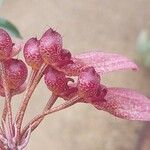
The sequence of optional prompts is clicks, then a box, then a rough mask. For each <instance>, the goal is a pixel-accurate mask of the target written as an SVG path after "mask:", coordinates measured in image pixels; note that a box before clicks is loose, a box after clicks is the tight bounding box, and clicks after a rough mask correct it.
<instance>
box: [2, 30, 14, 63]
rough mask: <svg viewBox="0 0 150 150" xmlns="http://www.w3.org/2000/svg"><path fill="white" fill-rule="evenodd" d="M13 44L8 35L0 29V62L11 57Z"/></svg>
mask: <svg viewBox="0 0 150 150" xmlns="http://www.w3.org/2000/svg"><path fill="white" fill-rule="evenodd" d="M12 47H13V43H12V40H11V38H10V36H9V35H8V33H7V32H6V31H5V30H3V29H0V61H3V60H6V59H8V58H9V57H10V56H11V53H12Z"/></svg>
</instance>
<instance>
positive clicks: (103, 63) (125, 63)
mask: <svg viewBox="0 0 150 150" xmlns="http://www.w3.org/2000/svg"><path fill="white" fill-rule="evenodd" d="M75 58H77V59H80V60H81V61H82V62H83V63H84V64H85V65H87V66H93V67H94V68H95V70H96V71H97V72H98V73H100V74H103V73H108V72H111V71H116V70H125V69H129V70H137V69H138V67H137V65H136V64H135V63H134V62H133V61H131V60H130V59H128V58H126V57H124V56H121V55H119V54H112V53H104V52H89V53H84V54H80V55H77V56H75Z"/></svg>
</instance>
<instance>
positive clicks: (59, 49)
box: [0, 28, 150, 150]
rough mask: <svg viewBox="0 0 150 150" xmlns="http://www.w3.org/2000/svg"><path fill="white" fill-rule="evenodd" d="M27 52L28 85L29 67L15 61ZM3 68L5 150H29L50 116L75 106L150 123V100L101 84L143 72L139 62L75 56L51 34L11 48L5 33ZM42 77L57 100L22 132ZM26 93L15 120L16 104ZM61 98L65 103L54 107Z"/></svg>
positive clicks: (1, 142)
mask: <svg viewBox="0 0 150 150" xmlns="http://www.w3.org/2000/svg"><path fill="white" fill-rule="evenodd" d="M22 47H23V54H24V58H25V62H26V64H27V65H28V66H30V67H31V70H32V71H31V73H30V75H29V79H28V82H27V83H26V79H27V75H28V69H27V66H26V64H25V63H24V62H23V61H22V60H21V59H16V58H14V57H15V56H16V55H17V54H18V53H19V52H20V50H21V48H22ZM0 67H1V74H0V95H1V96H3V97H5V105H4V109H3V115H2V126H1V128H0V129H1V130H0V148H1V149H20V150H21V149H24V148H25V147H26V145H27V143H28V140H29V137H30V133H31V132H32V131H33V130H34V129H35V128H36V127H37V126H38V125H39V124H40V122H41V121H42V120H43V118H44V117H45V116H46V115H48V114H51V113H54V112H57V111H60V110H62V109H65V108H67V107H70V106H71V105H73V104H75V103H83V104H91V105H92V106H94V107H95V108H97V109H98V110H104V111H107V112H109V113H111V114H113V115H114V116H116V117H120V118H122V119H128V120H143V121H150V100H149V99H148V98H147V97H145V96H143V95H141V94H139V93H137V92H136V91H133V90H129V89H126V88H116V87H107V86H105V85H103V84H102V83H101V78H102V77H103V75H104V74H105V73H108V72H112V71H117V70H125V69H128V70H133V71H136V70H138V67H137V65H136V64H135V63H134V62H132V61H131V60H130V59H128V58H126V57H124V56H121V55H119V54H111V53H103V52H89V53H84V54H80V55H75V56H74V55H72V54H71V52H70V51H69V50H67V49H66V48H64V47H63V40H62V36H61V35H60V34H59V33H58V32H57V31H55V30H53V29H52V28H50V29H48V30H47V31H46V32H45V33H44V34H43V35H42V36H41V38H39V39H37V38H31V39H29V40H28V41H27V42H26V43H25V44H23V45H19V46H18V45H16V44H14V43H13V42H12V40H11V38H10V36H9V35H8V33H7V32H6V31H4V30H3V29H0ZM43 76H44V81H45V84H46V85H47V87H48V89H49V90H50V91H51V93H52V95H51V96H50V99H49V100H48V102H47V104H46V106H45V108H44V109H43V111H42V112H39V114H38V115H37V116H35V117H34V118H33V119H32V120H31V121H30V122H29V123H28V124H27V125H26V126H25V127H22V121H23V118H24V115H25V111H26V108H27V106H28V103H29V100H30V98H31V96H32V94H33V92H34V90H35V88H36V87H37V85H38V83H39V81H40V80H41V79H42V77H43ZM24 91H26V92H25V95H24V98H23V100H22V102H21V105H20V107H19V110H18V113H17V114H16V116H15V119H14V118H13V111H12V108H11V99H12V97H13V96H14V95H16V94H20V93H22V92H24ZM59 97H61V98H63V99H64V100H65V101H64V102H63V103H62V104H61V105H59V106H56V107H54V103H55V102H56V100H57V99H58V98H59ZM6 118H8V119H6ZM7 120H8V121H7Z"/></svg>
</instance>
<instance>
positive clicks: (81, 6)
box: [0, 0, 150, 150]
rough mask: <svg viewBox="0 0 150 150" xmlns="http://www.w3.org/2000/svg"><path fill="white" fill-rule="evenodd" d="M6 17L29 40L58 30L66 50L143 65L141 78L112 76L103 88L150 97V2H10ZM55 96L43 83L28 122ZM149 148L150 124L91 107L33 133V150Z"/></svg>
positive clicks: (1, 12) (2, 12)
mask: <svg viewBox="0 0 150 150" xmlns="http://www.w3.org/2000/svg"><path fill="white" fill-rule="evenodd" d="M0 16H1V17H3V18H5V19H7V20H9V21H11V22H12V23H13V24H15V26H16V27H17V28H18V30H19V31H20V33H21V35H22V37H23V40H24V41H26V40H27V39H28V38H30V37H36V36H37V37H40V36H41V34H42V33H43V32H44V31H45V30H46V29H48V28H49V27H52V28H54V29H56V30H57V31H58V32H60V33H61V34H62V35H63V39H64V47H65V48H67V49H69V50H71V51H72V53H74V54H78V53H82V52H86V51H94V50H99V51H104V52H114V53H120V54H122V55H125V56H127V57H129V58H131V59H133V60H134V61H135V62H136V63H137V64H138V65H139V66H140V71H139V72H138V73H134V72H117V73H116V72H115V73H111V74H108V75H106V76H105V77H104V78H103V79H102V80H103V83H105V84H106V85H108V86H116V87H127V88H131V89H135V90H137V91H139V92H141V93H143V94H145V95H147V96H150V67H149V65H145V60H146V59H147V58H146V57H145V56H148V54H149V55H150V53H149V52H148V53H145V52H144V54H143V50H142V48H143V47H142V48H141V45H142V44H143V43H142V42H143V41H142V40H143V39H146V40H147V38H148V36H147V31H150V1H149V0H107V1H106V0H82V1H81V0H75V1H73V0H72V1H71V0H61V1H60V0H4V1H3V5H2V6H1V8H0ZM143 31H144V33H145V32H146V36H145V34H143ZM141 41H142V42H141ZM140 42H141V43H140ZM144 42H145V41H144ZM149 43H150V41H149ZM149 51H150V50H149ZM144 55H145V56H144ZM19 57H22V56H21V55H19ZM149 57H150V56H149ZM148 59H149V58H148ZM146 62H147V61H146ZM148 62H149V61H148ZM146 64H148V63H146ZM49 95H50V93H49V91H48V89H47V88H46V86H45V85H44V84H43V81H41V82H40V85H39V86H38V89H37V90H36V91H35V94H34V95H33V97H32V101H31V102H30V105H29V107H28V111H27V117H26V119H25V121H28V120H29V119H31V117H32V116H34V115H35V114H36V113H38V112H39V110H41V109H42V108H43V106H44V104H45V103H46V101H47V99H48V98H49ZM21 98H22V95H21V96H19V97H17V98H15V99H16V100H14V110H16V109H17V105H19V104H20V100H21ZM1 103H2V102H1ZM149 147H150V124H149V123H144V122H138V121H126V120H121V119H118V118H115V117H113V116H111V115H110V114H108V113H106V112H100V111H97V110H95V109H94V108H92V107H91V106H88V105H75V106H73V107H72V108H69V109H66V110H64V111H62V112H59V113H56V114H53V115H50V116H48V117H46V119H45V120H44V121H43V123H42V124H41V125H40V126H39V127H38V128H37V130H36V131H35V132H34V133H33V135H32V137H31V140H30V143H29V146H28V149H31V150H41V149H46V150H50V149H53V150H149V149H150V148H149Z"/></svg>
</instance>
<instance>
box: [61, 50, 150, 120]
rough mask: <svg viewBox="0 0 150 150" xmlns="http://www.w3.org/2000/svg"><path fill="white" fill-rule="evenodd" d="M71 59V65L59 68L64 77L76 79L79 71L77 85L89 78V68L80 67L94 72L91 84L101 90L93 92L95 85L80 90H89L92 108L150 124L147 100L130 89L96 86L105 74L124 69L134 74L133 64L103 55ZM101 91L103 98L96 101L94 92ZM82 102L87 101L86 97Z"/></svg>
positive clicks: (149, 103) (109, 55)
mask: <svg viewBox="0 0 150 150" xmlns="http://www.w3.org/2000/svg"><path fill="white" fill-rule="evenodd" d="M72 60H73V61H74V62H73V63H72V64H68V65H67V66H64V67H63V68H61V69H62V71H63V72H65V73H66V74H68V75H75V76H76V75H79V77H80V75H81V74H83V72H86V73H84V75H82V76H83V77H82V78H81V79H80V80H81V82H82V80H86V81H87V82H88V80H90V79H91V78H92V75H91V73H90V71H89V70H91V69H90V68H89V69H87V70H86V71H84V69H83V68H87V67H93V69H92V71H94V72H95V73H93V78H97V76H98V75H99V79H97V81H96V79H95V80H94V83H93V84H99V87H101V88H99V89H97V91H96V89H95V87H96V86H97V85H95V87H94V85H93V84H91V85H89V86H88V87H85V88H83V91H86V90H87V91H88V90H89V91H88V93H90V91H91V95H93V97H92V96H91V97H90V99H92V101H91V102H90V103H91V104H92V105H93V106H94V107H95V108H97V109H98V110H103V111H106V112H109V113H111V114H113V115H114V116H116V117H119V118H122V119H128V120H143V121H150V99H149V98H147V97H146V96H143V95H142V94H139V93H138V92H136V91H133V90H130V89H126V88H117V87H107V86H103V85H101V83H100V77H102V76H103V75H104V74H105V73H109V72H112V71H118V70H126V69H128V70H132V71H137V70H138V66H137V65H136V64H135V63H134V62H133V61H131V60H130V59H128V58H126V57H124V56H121V55H119V54H111V53H104V52H89V53H84V54H80V55H77V56H74V57H73V58H72ZM81 70H83V71H81ZM95 74H97V75H96V77H94V76H95ZM84 76H85V77H84ZM91 83H92V81H91ZM89 84H90V82H89ZM103 87H105V88H103ZM102 90H103V91H104V93H103V94H102V95H103V96H102V97H98V98H96V97H95V96H94V92H97V94H101V92H102ZM83 99H84V97H83ZM85 101H87V102H89V101H88V99H86V97H85Z"/></svg>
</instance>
